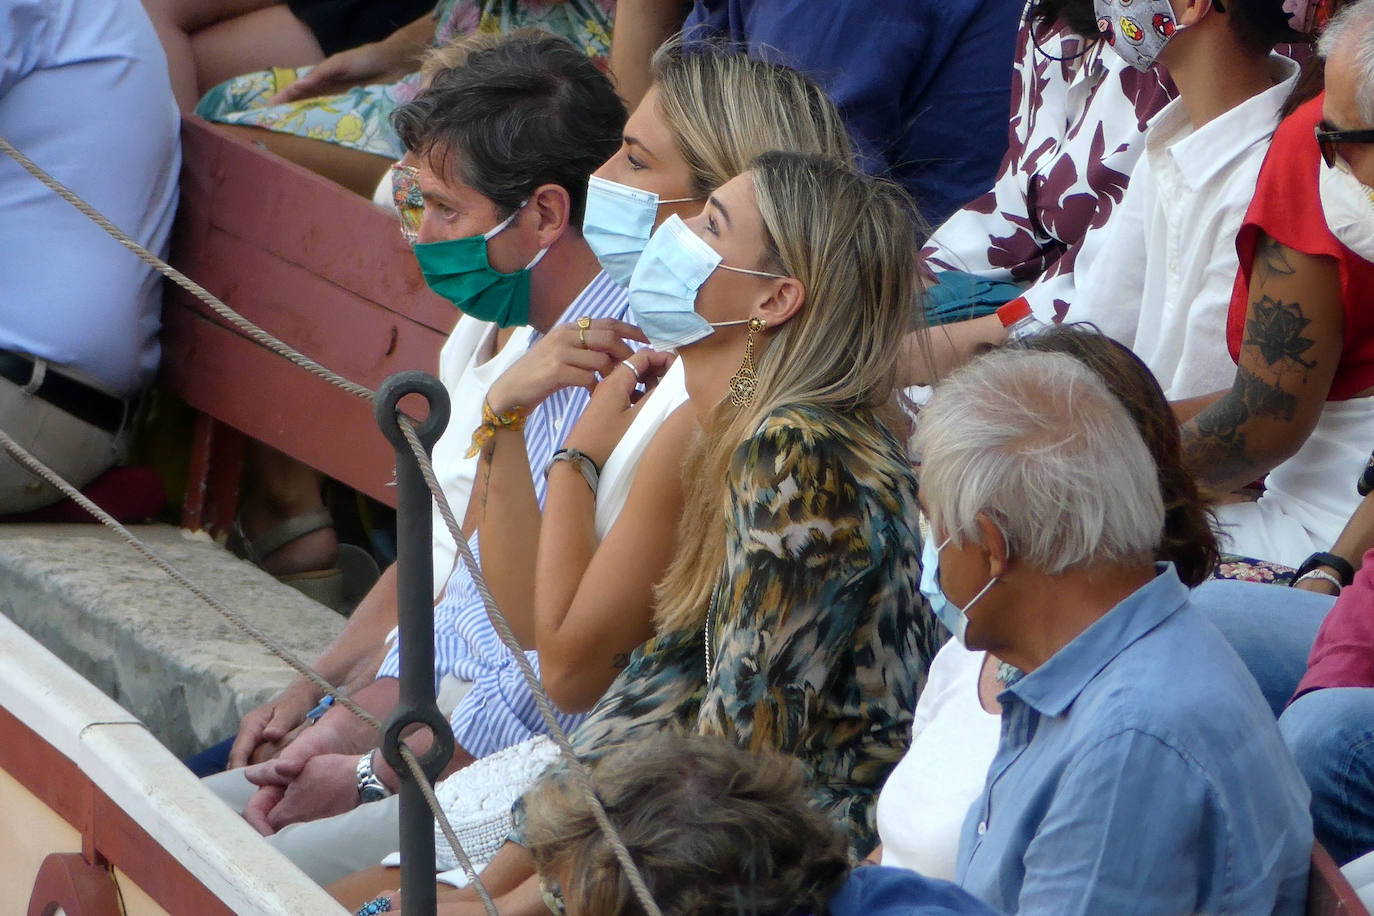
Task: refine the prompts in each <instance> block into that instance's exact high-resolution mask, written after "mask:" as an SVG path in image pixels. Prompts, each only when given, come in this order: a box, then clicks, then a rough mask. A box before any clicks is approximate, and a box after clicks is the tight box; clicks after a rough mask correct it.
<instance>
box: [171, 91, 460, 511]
mask: <svg viewBox="0 0 1374 916" xmlns="http://www.w3.org/2000/svg"><path fill="white" fill-rule="evenodd" d="M182 143H183V147H182V175H181V203H180V209H179V211H178V214H177V222H176V227H175V231H174V233H173V240H172V256H171V263H172V264H173V266H175V267H177V268H178V269H179V270H181V271H182V272H183V273H185V274H186V275H187V276H189V277H191V278H192V279H194V280H195V281H196V282H198V283H200V284H201V285H202V286H204V287H205V288H206V289H208V290H209V291H210V292H212V293H214V294H215V295H216V296H217V297H218V298H219V299H220V300H221V301H223V302H224V303H226V304H227V305H229V306H230V307H232V308H233V309H235V310H236V311H238V312H239V313H240V314H242V315H244V316H245V317H247V318H249V319H250V320H252V321H253V322H255V323H257V324H258V325H259V326H260V327H262V328H264V329H266V330H267V331H269V332H271V333H272V334H274V335H276V336H277V337H279V338H280V339H281V340H283V341H285V342H287V343H289V344H291V345H292V346H293V347H296V348H297V349H299V350H301V351H302V352H304V353H306V354H307V355H309V356H310V357H312V358H313V359H315V360H317V361H318V362H320V363H321V364H323V365H324V366H326V367H328V368H330V369H332V370H334V371H335V372H337V373H339V374H340V375H343V376H345V377H346V378H349V379H352V380H353V381H356V382H359V383H361V384H364V385H366V386H368V387H370V388H375V387H376V386H377V385H378V384H379V383H380V382H381V381H382V380H383V379H385V378H386V377H387V376H389V375H391V374H393V373H395V372H399V371H401V370H405V369H422V370H425V371H428V372H434V371H435V370H436V369H437V366H438V354H439V348H440V347H441V346H442V344H443V341H444V338H445V337H446V336H447V334H448V332H449V331H450V330H451V329H452V327H453V325H454V323H455V321H456V320H457V312H456V311H455V310H454V308H453V306H452V305H450V304H449V303H448V302H445V301H444V300H443V299H441V298H439V297H438V296H436V295H434V294H433V293H431V292H430V291H429V289H428V288H427V287H426V286H425V284H424V280H423V278H422V277H421V276H420V272H419V269H418V267H417V266H416V264H415V259H414V257H412V256H411V254H410V251H409V249H407V248H406V246H405V244H404V242H402V240H401V237H400V233H399V232H398V231H397V228H396V222H395V218H394V217H393V216H392V215H390V214H387V213H385V212H383V211H381V210H379V209H378V208H377V207H375V206H374V205H373V204H372V203H370V202H369V201H366V200H364V199H362V198H361V197H359V196H357V195H356V194H352V193H350V192H349V191H347V190H345V189H344V188H342V187H340V186H339V185H336V184H334V183H333V182H331V181H328V180H327V179H324V178H321V177H319V176H318V175H315V174H314V173H312V172H310V171H308V170H306V169H304V168H301V167H300V166H297V165H295V164H294V163H291V162H287V161H286V160H284V159H281V158H280V157H278V156H275V155H273V154H271V153H268V152H267V151H265V150H263V149H261V148H258V147H256V146H254V145H253V144H250V143H246V142H243V141H241V140H238V139H235V138H231V137H228V136H226V135H224V134H222V133H220V132H218V131H216V130H215V129H214V128H213V127H212V126H211V125H210V124H209V123H207V122H205V121H203V120H201V119H199V118H196V117H193V116H187V117H186V118H184V119H183V122H182ZM162 343H163V357H162V373H161V380H162V383H163V384H164V385H165V386H166V387H167V388H168V389H170V390H171V392H172V393H174V394H175V395H177V396H178V397H180V398H181V399H183V400H184V401H186V402H187V403H188V404H189V405H190V406H191V407H193V408H195V410H197V411H199V413H200V417H199V418H198V420H197V423H196V430H195V438H194V442H193V448H192V461H191V476H190V482H189V484H188V487H187V493H186V501H185V507H184V510H183V514H182V525H183V527H186V528H190V529H193V530H194V529H201V528H205V529H208V530H210V531H212V532H215V533H218V532H221V531H223V530H225V529H226V528H227V527H228V526H229V525H230V524H231V523H232V520H233V517H234V509H235V505H236V502H237V492H238V479H239V472H240V470H241V467H242V448H243V437H244V436H247V437H250V438H253V439H256V440H259V441H261V442H264V443H266V444H268V445H270V446H272V447H273V448H276V449H278V450H280V451H282V452H285V453H287V454H289V455H291V456H292V457H294V458H296V459H298V460H300V461H302V462H303V463H305V464H307V465H309V466H311V467H313V468H315V469H317V470H319V471H321V472H323V473H325V474H327V475H328V476H330V477H333V478H335V479H336V480H339V481H341V482H343V483H345V484H347V485H348V486H350V487H353V488H355V489H357V490H359V491H361V492H363V493H366V494H367V495H368V496H371V497H372V498H374V499H377V500H380V501H382V502H384V503H387V504H388V505H394V504H395V496H394V492H393V488H391V487H388V483H390V481H391V478H392V464H393V453H392V450H391V448H390V446H389V445H388V444H387V442H386V441H385V440H384V439H383V438H382V436H381V434H380V433H379V432H378V430H377V426H376V424H375V423H374V421H373V419H372V410H371V405H369V404H367V403H364V402H363V401H361V400H359V399H357V398H355V397H353V396H352V395H349V394H347V393H346V392H343V391H341V390H339V389H337V388H334V387H333V386H331V385H330V384H328V383H327V382H325V381H323V380H321V379H319V378H316V377H315V376H312V375H310V374H309V373H307V372H305V371H304V370H302V369H300V368H299V367H297V366H295V365H293V364H291V363H289V362H287V361H286V360H285V359H283V358H282V357H281V356H279V355H277V354H275V353H273V352H271V351H269V350H267V349H264V348H263V347H261V346H259V345H258V344H257V343H255V342H253V341H252V340H250V339H248V338H246V337H244V336H243V335H242V334H241V333H239V332H238V331H236V330H233V329H231V328H229V327H228V326H227V325H225V324H224V323H222V322H221V321H220V320H218V318H217V317H216V316H214V314H213V313H211V312H210V311H209V310H208V309H207V308H205V306H203V305H202V304H201V303H200V302H198V301H197V300H196V299H195V298H194V297H193V296H191V295H190V294H189V293H187V292H185V291H184V290H182V289H180V288H179V287H177V286H175V285H174V284H171V283H170V282H169V283H168V284H167V296H166V302H165V306H164V308H163V331H162Z"/></svg>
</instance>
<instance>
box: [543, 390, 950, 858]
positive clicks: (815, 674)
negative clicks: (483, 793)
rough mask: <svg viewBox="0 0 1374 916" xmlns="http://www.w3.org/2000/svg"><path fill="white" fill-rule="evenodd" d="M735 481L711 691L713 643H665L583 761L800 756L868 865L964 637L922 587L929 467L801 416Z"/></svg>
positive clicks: (606, 703)
mask: <svg viewBox="0 0 1374 916" xmlns="http://www.w3.org/2000/svg"><path fill="white" fill-rule="evenodd" d="M730 479H731V484H730V488H729V500H730V506H729V510H728V513H727V516H726V526H727V530H726V531H725V532H724V536H725V538H726V569H725V573H724V575H723V577H722V579H721V581H720V583H719V585H718V586H717V601H716V607H717V610H716V612H715V614H714V615H713V621H712V626H711V629H710V633H709V636H710V639H711V643H712V647H713V656H714V665H713V668H712V671H711V672H710V675H709V676H708V674H707V671H706V662H705V657H704V645H703V631H702V630H701V629H694V630H692V631H690V632H670V633H664V634H661V635H660V636H658V637H657V638H655V639H653V640H651V641H650V642H648V643H646V644H645V645H643V646H641V647H640V648H639V649H638V650H636V652H635V653H634V654H633V655H632V656H631V660H630V663H629V666H628V667H627V668H626V669H625V670H624V671H623V672H621V675H620V677H619V678H617V679H616V681H615V683H614V684H613V685H612V686H611V688H610V690H609V691H608V692H607V694H606V696H605V697H604V698H602V700H601V702H600V703H599V704H598V705H597V706H596V708H595V709H593V710H592V712H591V714H590V715H589V716H588V718H587V720H586V722H585V723H584V724H583V725H582V727H581V728H579V729H578V730H577V732H576V733H575V734H574V735H573V737H572V741H573V745H574V747H575V748H576V749H577V752H578V754H579V756H581V757H582V758H583V759H587V760H594V759H596V758H598V757H600V756H601V755H603V754H605V753H606V752H607V751H608V750H610V749H612V748H614V747H616V746H618V745H623V744H626V743H629V742H632V741H634V740H636V739H637V738H639V737H641V736H644V735H647V734H651V733H653V732H655V731H657V730H659V729H661V728H664V727H668V726H672V725H677V726H679V727H684V728H687V729H690V730H694V731H696V732H699V733H702V734H710V735H721V736H724V737H727V738H729V739H730V740H732V741H735V742H737V743H739V744H740V745H742V746H744V747H748V748H755V749H762V748H769V749H775V750H781V751H784V752H786V753H790V754H793V755H795V756H796V757H798V758H799V759H800V760H801V761H802V763H803V765H804V766H805V767H806V770H807V773H808V776H809V783H810V785H811V789H812V799H813V802H814V803H815V804H816V805H817V807H819V808H820V809H822V810H824V811H826V812H827V813H828V814H830V815H831V816H832V817H833V818H834V819H835V820H836V821H837V822H838V823H839V824H840V825H841V826H842V827H844V828H845V829H846V831H847V832H848V835H849V838H850V844H851V851H852V852H853V854H854V855H856V856H860V855H862V854H866V853H867V852H868V851H869V850H870V849H872V848H873V846H874V845H875V844H876V842H877V834H876V828H875V825H874V803H875V801H876V799H877V795H878V790H879V789H880V788H881V787H882V784H883V782H884V780H886V778H887V774H888V773H889V772H890V771H891V770H892V768H893V767H894V766H895V765H896V764H897V762H898V761H899V760H900V759H901V757H902V755H903V753H905V751H906V747H907V745H908V743H909V742H910V738H911V716H912V710H913V709H914V707H915V704H916V698H917V695H918V694H919V692H920V690H921V688H922V687H923V686H924V684H925V677H926V671H927V669H928V668H929V665H930V661H931V659H932V658H933V657H934V655H935V653H936V651H938V649H939V647H940V644H941V643H942V642H943V641H944V636H945V635H946V634H944V633H943V631H941V629H940V627H939V624H938V623H937V622H936V621H935V619H934V617H933V616H932V614H931V612H930V607H929V605H928V604H927V603H926V602H925V600H924V599H923V598H922V597H921V593H920V590H919V589H918V587H917V586H918V583H919V581H920V577H921V568H920V557H921V542H920V535H919V532H918V528H917V521H916V519H917V512H918V506H917V502H916V477H915V475H914V473H913V471H912V468H911V463H910V461H909V460H908V459H907V457H906V455H905V453H904V451H903V449H902V448H901V446H900V445H899V444H898V443H897V442H896V441H895V440H894V439H893V438H892V437H891V436H889V435H887V434H885V433H881V432H879V431H878V430H877V429H875V427H874V426H873V425H872V424H871V423H869V422H866V421H865V420H863V419H860V418H856V417H852V416H843V415H841V414H838V413H835V412H832V411H829V410H823V409H818V408H808V407H786V408H780V409H779V410H777V411H775V412H774V413H773V414H771V415H770V416H769V417H768V418H767V420H765V422H764V423H763V424H762V426H761V427H760V429H759V431H758V433H757V435H755V437H754V438H753V439H751V440H749V441H748V442H746V443H744V444H743V445H741V446H740V448H739V450H738V451H737V452H736V454H735V457H734V460H733V463H732V466H731V476H730ZM517 820H519V818H518V816H517Z"/></svg>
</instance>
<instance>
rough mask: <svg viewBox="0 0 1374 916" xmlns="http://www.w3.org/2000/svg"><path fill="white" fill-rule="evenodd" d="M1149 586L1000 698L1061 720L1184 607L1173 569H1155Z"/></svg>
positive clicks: (1182, 590) (1183, 594)
mask: <svg viewBox="0 0 1374 916" xmlns="http://www.w3.org/2000/svg"><path fill="white" fill-rule="evenodd" d="M1156 569H1157V570H1158V572H1157V574H1156V576H1155V577H1154V579H1153V580H1151V581H1150V582H1148V583H1147V584H1145V585H1143V586H1141V587H1140V588H1138V589H1136V590H1135V591H1134V592H1132V593H1131V594H1130V595H1128V596H1127V597H1126V599H1125V600H1123V601H1122V602H1121V603H1120V604H1118V605H1117V606H1116V607H1114V608H1112V609H1111V610H1110V611H1108V612H1107V613H1106V614H1104V615H1103V616H1102V618H1101V619H1099V620H1098V621H1097V622H1096V623H1094V624H1093V625H1092V626H1090V627H1088V628H1087V629H1086V630H1084V631H1083V632H1082V633H1080V634H1078V636H1077V637H1076V638H1075V639H1074V640H1073V642H1071V643H1069V644H1068V645H1067V646H1065V647H1064V648H1062V649H1060V650H1059V651H1058V652H1056V653H1054V655H1053V656H1051V657H1050V659H1049V660H1048V661H1046V662H1045V664H1043V665H1041V666H1040V667H1039V668H1037V669H1035V670H1034V671H1032V672H1030V673H1029V674H1027V675H1026V676H1025V677H1023V678H1021V679H1020V680H1019V681H1017V682H1016V683H1014V684H1012V685H1011V686H1010V687H1008V688H1007V689H1006V690H1004V691H1002V694H1001V696H1006V695H1007V694H1012V695H1014V696H1015V697H1016V698H1017V699H1019V700H1020V701H1021V702H1023V703H1025V704H1026V705H1027V706H1029V707H1031V708H1032V709H1034V710H1035V711H1036V712H1038V713H1040V714H1041V715H1044V716H1060V715H1063V714H1064V711H1065V710H1067V709H1068V708H1069V707H1070V706H1072V705H1073V701H1074V700H1076V699H1078V695H1079V694H1080V693H1082V692H1083V689H1084V688H1085V687H1087V686H1088V684H1089V683H1091V682H1092V679H1093V678H1095V677H1097V675H1098V674H1099V673H1100V672H1101V671H1102V669H1103V668H1105V667H1107V665H1108V664H1110V663H1111V661H1112V659H1114V658H1116V657H1117V656H1118V655H1120V654H1121V653H1122V652H1123V651H1124V650H1125V649H1126V648H1127V647H1128V646H1130V645H1131V644H1133V643H1134V642H1135V641H1136V640H1138V639H1140V638H1141V637H1142V636H1144V635H1145V634H1146V633H1149V632H1150V631H1151V630H1153V629H1154V628H1155V627H1157V626H1159V625H1160V624H1161V623H1163V622H1164V621H1165V620H1167V619H1168V618H1170V617H1172V616H1173V615H1174V614H1176V613H1178V611H1179V610H1180V609H1181V608H1182V607H1183V606H1184V605H1185V604H1186V603H1187V602H1188V595H1189V591H1188V586H1186V585H1184V584H1183V582H1182V581H1180V579H1179V578H1178V573H1177V572H1176V571H1175V570H1174V565H1173V564H1172V563H1160V564H1157V565H1156Z"/></svg>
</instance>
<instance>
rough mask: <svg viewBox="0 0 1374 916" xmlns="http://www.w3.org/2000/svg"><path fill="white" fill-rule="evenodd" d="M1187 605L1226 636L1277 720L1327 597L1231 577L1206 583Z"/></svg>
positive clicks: (1328, 600)
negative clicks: (1197, 609) (1191, 605)
mask: <svg viewBox="0 0 1374 916" xmlns="http://www.w3.org/2000/svg"><path fill="white" fill-rule="evenodd" d="M1193 601H1194V603H1195V604H1196V606H1197V607H1198V608H1199V609H1200V610H1201V611H1202V612H1203V614H1205V615H1206V617H1207V619H1208V620H1210V621H1212V624H1213V625H1214V626H1215V627H1216V628H1217V629H1218V630H1220V631H1221V633H1222V635H1223V636H1225V637H1226V640H1227V642H1229V643H1230V644H1231V648H1233V649H1235V650H1236V654H1237V655H1239V656H1240V658H1241V661H1243V662H1245V667H1247V668H1249V669H1250V674H1251V675H1252V676H1253V677H1254V678H1255V681H1256V682H1257V683H1258V684H1259V687H1260V692H1261V693H1263V694H1264V698H1265V699H1266V700H1268V701H1269V707H1270V708H1271V709H1273V710H1274V715H1275V717H1277V716H1278V715H1279V713H1281V712H1283V708H1284V707H1285V706H1287V705H1288V700H1289V699H1290V698H1291V697H1292V696H1293V691H1294V690H1296V689H1297V688H1298V681H1300V680H1302V676H1303V674H1305V673H1306V672H1307V656H1308V653H1310V652H1311V651H1312V642H1313V640H1315V639H1316V638H1317V629H1318V628H1319V627H1320V626H1321V623H1322V621H1323V620H1325V619H1326V614H1327V612H1328V611H1330V610H1331V605H1333V604H1335V603H1336V599H1335V598H1332V597H1330V596H1327V595H1318V594H1316V593H1314V592H1307V591H1303V590H1302V589H1300V588H1288V587H1287V586H1283V585H1267V584H1263V583H1259V582H1240V581H1236V580H1233V579H1209V580H1208V581H1206V582H1204V583H1202V584H1201V585H1199V586H1198V587H1197V588H1195V589H1193Z"/></svg>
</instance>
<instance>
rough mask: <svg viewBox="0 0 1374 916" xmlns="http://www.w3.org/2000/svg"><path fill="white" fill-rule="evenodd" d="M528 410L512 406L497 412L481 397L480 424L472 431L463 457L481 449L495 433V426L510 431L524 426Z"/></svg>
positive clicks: (475, 453) (469, 456)
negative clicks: (469, 442)
mask: <svg viewBox="0 0 1374 916" xmlns="http://www.w3.org/2000/svg"><path fill="white" fill-rule="evenodd" d="M529 415H530V412H529V411H528V410H526V409H525V408H523V407H512V408H511V409H510V410H507V411H506V412H505V413H500V414H498V413H497V412H496V411H494V410H492V409H491V405H490V404H488V403H487V400H486V398H483V399H482V425H481V426H479V427H477V428H476V429H475V430H473V431H472V444H471V445H469V446H468V451H467V455H466V456H465V457H468V458H472V457H474V456H476V455H477V453H478V452H480V451H482V448H483V447H484V446H485V445H486V444H487V443H488V442H490V441H491V437H492V436H494V435H496V428H497V427H498V426H499V427H501V428H502V429H508V430H510V431H511V432H519V431H520V430H522V429H524V428H525V421H526V420H527V419H529Z"/></svg>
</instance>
